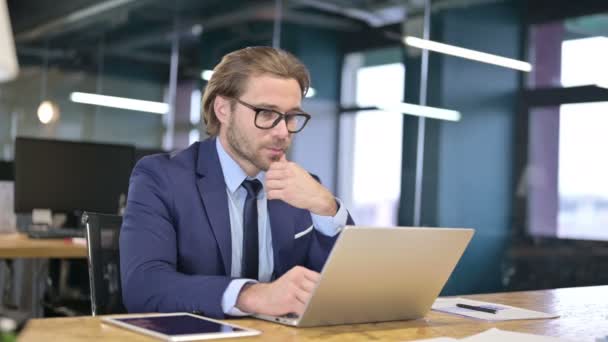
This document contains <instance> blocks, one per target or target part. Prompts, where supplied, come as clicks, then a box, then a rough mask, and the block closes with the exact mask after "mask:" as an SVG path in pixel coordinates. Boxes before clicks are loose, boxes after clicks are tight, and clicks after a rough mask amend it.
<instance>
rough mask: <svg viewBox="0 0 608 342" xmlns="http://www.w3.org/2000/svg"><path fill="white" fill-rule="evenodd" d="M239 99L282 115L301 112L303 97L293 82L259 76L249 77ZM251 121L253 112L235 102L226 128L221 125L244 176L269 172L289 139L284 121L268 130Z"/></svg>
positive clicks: (287, 144) (268, 76)
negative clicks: (244, 173) (243, 171)
mask: <svg viewBox="0 0 608 342" xmlns="http://www.w3.org/2000/svg"><path fill="white" fill-rule="evenodd" d="M239 100H241V101H243V102H246V103H248V104H250V105H253V106H255V107H263V108H270V109H274V110H277V111H279V112H282V113H285V112H293V111H301V109H300V103H301V100H302V96H301V90H300V86H299V85H298V82H297V81H296V80H294V79H283V78H277V77H273V76H270V75H260V76H251V77H250V78H249V80H248V82H247V85H246V87H245V92H244V93H243V94H242V95H241V97H240V98H239ZM254 122H255V112H254V111H253V110H252V109H251V108H248V107H246V106H244V105H242V104H240V103H238V102H237V103H236V104H235V106H234V110H230V114H229V118H228V122H227V125H225V124H222V126H225V127H223V128H225V129H224V130H223V131H225V141H226V142H227V143H228V145H229V150H231V152H233V153H231V154H232V157H233V158H235V159H236V161H237V163H239V165H241V167H243V168H244V169H245V171H246V172H247V173H249V171H252V170H253V171H254V172H253V173H257V172H259V171H260V170H264V171H266V170H268V168H269V167H270V164H271V163H272V162H273V161H277V160H279V159H280V158H281V157H282V156H283V154H285V153H286V152H287V149H288V148H289V145H290V144H291V138H292V133H289V132H288V131H287V126H286V125H285V121H284V120H282V121H281V122H279V123H278V125H276V126H275V127H273V128H271V129H260V128H257V127H256V126H255V123H254ZM220 134H221V133H220Z"/></svg>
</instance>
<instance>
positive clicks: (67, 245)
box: [0, 233, 87, 259]
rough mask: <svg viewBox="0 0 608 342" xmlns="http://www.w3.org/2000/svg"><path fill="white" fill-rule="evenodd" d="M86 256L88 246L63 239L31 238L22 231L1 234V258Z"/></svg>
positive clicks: (66, 257)
mask: <svg viewBox="0 0 608 342" xmlns="http://www.w3.org/2000/svg"><path fill="white" fill-rule="evenodd" d="M86 257H87V247H86V246H84V245H79V244H74V243H71V242H67V241H65V240H63V239H30V238H28V237H27V235H25V234H21V233H10V234H1V235H0V259H15V258H44V259H49V258H62V259H68V258H83V259H84V258H86Z"/></svg>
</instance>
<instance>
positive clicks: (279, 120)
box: [234, 98, 310, 133]
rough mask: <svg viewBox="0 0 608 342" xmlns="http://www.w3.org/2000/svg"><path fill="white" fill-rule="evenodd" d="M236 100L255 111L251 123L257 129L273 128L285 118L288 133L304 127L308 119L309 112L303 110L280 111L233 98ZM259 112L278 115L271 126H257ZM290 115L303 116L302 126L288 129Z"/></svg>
mask: <svg viewBox="0 0 608 342" xmlns="http://www.w3.org/2000/svg"><path fill="white" fill-rule="evenodd" d="M234 100H235V101H236V102H238V103H240V104H242V105H243V106H245V107H247V108H249V109H251V110H253V111H254V112H255V118H254V119H253V124H254V125H255V127H257V128H259V129H273V128H275V127H276V126H277V125H278V124H279V122H281V121H283V120H285V126H287V131H288V132H289V133H298V132H300V131H301V130H303V129H304V127H306V124H307V123H308V120H310V114H308V113H304V112H298V113H281V112H279V111H277V110H274V109H271V108H264V107H256V106H254V105H251V104H249V103H247V102H244V101H242V100H239V99H236V98H235V99H234ZM261 112H273V113H276V114H278V115H279V117H278V118H277V119H276V120H274V121H273V123H272V126H270V127H260V126H258V115H259V114H260V113H261ZM291 117H301V118H304V123H303V124H302V127H300V129H298V130H296V131H292V130H290V129H289V125H287V120H288V119H289V118H291Z"/></svg>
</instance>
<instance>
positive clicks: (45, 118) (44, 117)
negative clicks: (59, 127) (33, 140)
mask: <svg viewBox="0 0 608 342" xmlns="http://www.w3.org/2000/svg"><path fill="white" fill-rule="evenodd" d="M37 114H38V120H40V122H41V123H43V124H45V125H48V124H49V123H51V122H55V121H57V120H58V119H59V107H58V106H57V105H56V104H54V103H53V102H51V101H42V102H41V103H40V106H38V111H37Z"/></svg>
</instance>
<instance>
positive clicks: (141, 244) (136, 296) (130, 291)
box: [120, 157, 232, 318]
mask: <svg viewBox="0 0 608 342" xmlns="http://www.w3.org/2000/svg"><path fill="white" fill-rule="evenodd" d="M164 162H166V159H162V158H161V157H152V158H144V159H142V160H141V161H140V162H139V163H138V164H137V165H136V166H135V168H134V170H133V173H132V175H131V180H130V184H129V196H128V202H127V208H126V210H125V214H124V218H123V225H122V229H121V233H120V266H121V281H122V293H123V302H124V304H125V307H126V308H127V310H128V311H129V312H175V311H186V312H200V313H202V314H204V315H206V316H211V317H217V318H222V317H223V316H224V313H223V310H222V305H221V300H222V295H223V293H224V291H225V290H226V288H227V286H228V284H229V283H230V282H231V280H232V279H231V278H230V277H226V276H206V275H188V274H183V273H180V272H178V270H177V257H178V256H177V240H176V231H175V222H174V220H175V218H174V217H173V216H172V212H174V211H173V208H172V207H173V197H172V196H173V195H172V190H171V184H170V182H169V179H168V177H167V175H166V171H165V169H164V168H163V166H164V165H163V164H164Z"/></svg>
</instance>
